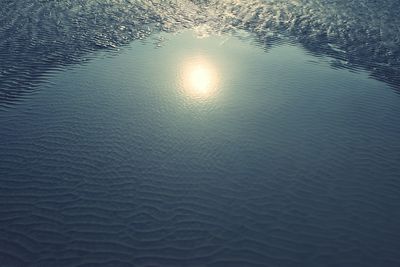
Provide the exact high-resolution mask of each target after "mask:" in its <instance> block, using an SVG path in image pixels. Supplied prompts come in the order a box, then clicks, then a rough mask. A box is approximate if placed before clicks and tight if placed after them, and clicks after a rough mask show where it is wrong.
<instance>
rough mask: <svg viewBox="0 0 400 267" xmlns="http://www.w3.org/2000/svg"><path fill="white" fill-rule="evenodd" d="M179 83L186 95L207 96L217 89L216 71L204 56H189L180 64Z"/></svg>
mask: <svg viewBox="0 0 400 267" xmlns="http://www.w3.org/2000/svg"><path fill="white" fill-rule="evenodd" d="M181 84H182V87H183V90H184V92H185V94H187V95H188V96H190V97H194V98H208V97H210V96H212V95H214V94H215V93H216V91H217V89H218V72H217V70H216V68H215V67H214V66H213V65H212V64H211V63H210V62H209V61H208V60H206V59H205V58H204V57H197V58H191V59H190V60H188V61H186V62H185V63H184V64H183V66H182V70H181Z"/></svg>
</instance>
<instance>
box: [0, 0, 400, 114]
mask: <svg viewBox="0 0 400 267" xmlns="http://www.w3.org/2000/svg"><path fill="white" fill-rule="evenodd" d="M1 5H2V9H1V10H0V107H1V108H2V109H3V108H5V107H7V106H10V105H13V104H14V103H15V102H17V101H18V100H20V99H21V96H22V95H23V94H24V92H27V91H31V90H32V89H34V88H35V86H36V85H37V84H38V83H40V82H42V81H45V80H46V72H47V71H49V70H56V69H58V68H60V67H63V66H65V65H70V64H74V63H82V62H84V61H85V60H86V59H88V57H90V56H89V54H90V53H89V54H88V52H91V51H95V50H98V49H104V48H116V47H118V46H120V45H123V44H126V43H128V42H130V41H132V40H137V39H144V38H146V37H148V36H149V35H151V34H152V33H154V32H160V31H178V30H180V29H183V28H193V29H196V31H197V32H198V34H199V35H207V34H210V33H212V34H216V33H220V32H225V33H226V32H236V31H237V30H239V29H240V30H245V31H248V32H251V33H254V34H255V35H256V36H257V39H258V42H259V45H261V46H263V47H265V48H268V47H271V46H273V45H274V44H277V43H279V40H280V39H281V38H282V37H284V36H286V37H290V38H293V39H294V40H295V41H296V42H300V43H301V44H303V45H304V47H306V48H307V49H309V51H311V52H312V53H315V54H320V55H329V56H331V57H333V58H335V60H333V61H332V65H333V66H334V67H340V68H343V67H344V68H356V67H362V68H365V69H368V70H369V71H370V72H371V76H372V77H375V78H377V79H380V80H383V81H385V82H388V83H390V84H392V85H393V86H394V87H396V88H398V87H399V84H400V82H399V81H400V78H399V77H400V70H399V69H400V49H399V47H400V29H399V26H398V25H400V22H399V19H398V16H397V14H398V13H399V12H400V10H399V6H398V5H397V4H396V3H395V1H390V0H385V1H379V2H377V1H358V0H357V1H340V0H337V1H328V0H314V1H303V0H292V1H282V0H270V1H263V0H251V1H240V0H221V1H214V0H212V1H185V0H180V1H172V0H171V1H129V0H118V1H99V0H98V1H97V0H96V1H78V0H65V1H31V0H20V1H5V0H3V1H2V3H1Z"/></svg>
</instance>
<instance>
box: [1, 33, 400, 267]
mask: <svg viewBox="0 0 400 267" xmlns="http://www.w3.org/2000/svg"><path fill="white" fill-rule="evenodd" d="M200 37H201V38H200ZM335 62H337V59H333V58H332V57H330V56H328V55H321V54H316V53H310V51H309V50H307V49H306V48H304V46H301V45H300V44H299V43H296V42H291V41H281V42H279V43H277V44H276V45H273V46H270V47H267V48H266V47H265V46H264V45H262V44H260V42H259V41H255V39H254V38H253V37H252V35H251V34H246V33H245V32H238V33H237V34H235V35H232V34H220V35H216V34H210V33H207V32H202V31H201V30H200V31H199V30H198V31H192V30H187V31H183V32H180V33H160V34H157V35H154V36H153V37H151V38H148V39H146V40H143V41H136V42H132V43H129V44H126V45H124V46H121V47H119V49H118V50H112V51H98V52H95V53H92V54H91V56H90V60H88V61H86V62H84V63H80V64H78V65H68V66H66V67H64V68H62V69H61V70H57V71H52V72H49V73H48V74H46V76H45V77H44V78H43V81H41V82H40V83H38V84H37V85H36V87H35V90H34V91H33V92H31V93H27V94H23V95H22V96H21V99H19V100H18V102H17V103H16V104H13V105H12V107H7V108H5V109H4V110H2V111H0V125H1V127H0V137H1V138H0V148H1V155H0V177H1V178H0V199H1V201H0V262H1V263H2V266H399V265H400V257H399V254H398V247H400V236H399V234H398V229H399V226H398V225H399V220H400V207H399V203H400V202H399V200H400V199H399V197H400V194H399V190H400V182H399V175H400V167H399V166H400V165H399V164H398V162H399V159H400V135H399V133H400V116H399V114H400V97H399V95H398V92H397V91H396V89H395V88H393V87H391V86H390V85H389V84H388V83H385V82H383V81H379V79H373V78H372V77H371V75H370V72H369V71H368V70H365V69H361V68H360V69H357V68H343V67H340V68H339V67H337V66H336V65H335ZM335 66H336V67H335Z"/></svg>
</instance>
